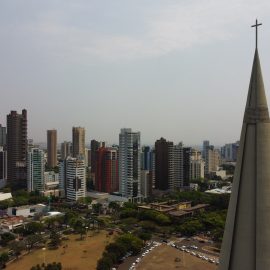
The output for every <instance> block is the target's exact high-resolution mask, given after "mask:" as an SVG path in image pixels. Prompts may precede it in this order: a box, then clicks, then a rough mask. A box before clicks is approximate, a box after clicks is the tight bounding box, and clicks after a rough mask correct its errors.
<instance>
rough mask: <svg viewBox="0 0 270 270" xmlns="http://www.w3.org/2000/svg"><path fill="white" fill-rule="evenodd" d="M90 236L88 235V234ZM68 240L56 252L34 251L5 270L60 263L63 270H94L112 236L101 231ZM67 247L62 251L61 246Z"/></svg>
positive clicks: (71, 237) (70, 236) (73, 236)
mask: <svg viewBox="0 0 270 270" xmlns="http://www.w3.org/2000/svg"><path fill="white" fill-rule="evenodd" d="M88 235H90V233H89V234H88ZM68 237H69V240H67V241H63V243H62V246H61V247H59V248H58V249H57V250H48V249H46V250H45V251H43V250H41V249H40V250H35V251H33V252H32V253H30V254H28V255H25V256H23V257H22V258H20V259H18V260H17V261H15V262H13V263H11V264H9V265H8V266H7V268H6V269H7V270H18V269H19V270H30V269H31V267H32V266H33V265H37V264H42V263H43V261H44V257H45V262H46V263H49V262H54V261H55V262H61V263H62V266H63V270H87V269H88V270H94V269H96V264H97V261H98V259H99V258H100V257H101V255H102V253H103V251H104V248H105V246H106V245H107V244H108V242H110V241H112V240H113V238H114V236H107V233H106V232H104V231H101V232H100V233H98V234H95V235H93V236H88V237H86V238H85V239H84V240H78V239H79V238H80V237H79V236H78V235H69V236H68ZM65 245H67V247H66V248H65V249H64V248H63V246H65Z"/></svg>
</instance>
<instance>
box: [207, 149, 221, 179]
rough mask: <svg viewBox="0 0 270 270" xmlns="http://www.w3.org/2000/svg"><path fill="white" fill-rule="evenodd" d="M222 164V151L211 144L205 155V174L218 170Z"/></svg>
mask: <svg viewBox="0 0 270 270" xmlns="http://www.w3.org/2000/svg"><path fill="white" fill-rule="evenodd" d="M220 164H221V157H220V151H219V150H218V149H215V148H214V146H209V147H208V149H207V150H206V156H205V172H204V173H205V175H208V174H209V173H211V172H215V171H217V170H218V168H219V166H220Z"/></svg>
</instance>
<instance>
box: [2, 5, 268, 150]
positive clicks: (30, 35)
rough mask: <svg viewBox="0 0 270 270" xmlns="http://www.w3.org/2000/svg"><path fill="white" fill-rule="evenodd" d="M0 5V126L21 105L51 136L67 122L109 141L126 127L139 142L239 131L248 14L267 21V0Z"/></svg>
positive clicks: (262, 37)
mask: <svg viewBox="0 0 270 270" xmlns="http://www.w3.org/2000/svg"><path fill="white" fill-rule="evenodd" d="M0 5H1V9H0V15H1V16H0V21H1V27H0V33H1V34H2V37H3V42H2V43H1V44H0V55H1V59H2V65H1V72H0V74H1V75H0V94H1V96H2V97H4V98H1V102H0V105H1V106H0V123H1V124H2V125H3V126H5V121H6V120H5V119H6V115H7V114H8V113H9V111H10V110H17V111H21V110H22V109H23V108H25V109H27V111H28V116H29V117H28V121H29V128H28V129H29V136H28V137H29V138H33V139H34V141H36V142H45V141H46V130H47V129H53V128H55V129H57V131H58V139H59V142H60V141H64V140H71V129H72V127H73V126H82V127H85V129H86V141H87V142H89V141H90V140H91V139H94V138H95V139H98V140H101V141H107V142H110V143H116V142H117V136H118V132H119V130H120V129H121V128H124V127H131V128H132V129H134V130H138V131H140V132H141V134H142V142H143V143H144V144H153V143H154V141H155V140H156V139H158V138H160V137H164V138H166V139H168V140H170V141H174V142H178V141H183V142H185V144H186V145H195V144H196V145H197V144H198V143H201V142H202V140H204V139H209V140H210V141H211V142H212V143H213V144H214V145H223V144H224V143H227V142H234V141H237V140H239V133H240V128H239V127H240V126H241V119H242V117H243V113H242V112H243V109H244V106H245V104H244V100H245V99H246V92H245V89H246V88H247V86H248V80H247V79H246V78H248V77H249V76H250V73H251V70H250V66H251V59H250V57H249V55H250V54H251V53H252V51H253V49H254V46H255V44H254V30H253V29H251V28H250V26H251V25H252V24H253V23H254V21H255V18H256V16H258V19H259V21H262V22H263V24H264V25H265V26H267V25H269V24H270V20H269V18H270V17H269V16H268V15H269V10H270V9H269V7H270V3H268V2H267V1H264V0H261V1H257V2H256V3H253V1H245V2H244V1H240V0H237V1H232V0H230V1H218V3H217V2H216V1H210V0H207V1H203V2H202V1H190V2H189V3H183V2H182V1H173V0H172V1H169V2H167V3H166V4H165V3H164V2H162V1H149V2H148V3H145V2H144V3H143V4H142V3H141V2H136V3H135V2H134V3H126V2H125V1H119V2H117V3H111V2H109V1H90V2H89V1H76V3H72V2H69V1H68V2H66V1H65V2H64V1H59V2H57V3H55V2H54V1H46V3H45V2H44V3H42V2H39V3H34V2H30V1H29V2H24V4H22V3H20V2H19V1H14V2H12V3H11V2H10V1H2V2H1V4H0ZM243 10H245V12H244V13H243ZM19 11H20V12H19ZM264 29H265V30H264V31H260V33H259V48H260V51H261V56H262V63H261V65H262V67H263V69H264V70H265V72H266V74H267V73H268V72H270V61H268V60H267V59H270V57H269V56H270V55H269V52H268V50H267V44H269V41H270V35H269V34H268V31H267V29H268V28H267V27H265V28H264ZM249 41H250V42H249ZM260 41H261V42H260ZM265 85H266V88H267V87H269V85H270V82H269V79H268V78H265ZM268 98H269V97H268ZM40 119H42V121H40Z"/></svg>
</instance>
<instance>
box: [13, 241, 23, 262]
mask: <svg viewBox="0 0 270 270" xmlns="http://www.w3.org/2000/svg"><path fill="white" fill-rule="evenodd" d="M9 248H10V249H11V250H13V252H14V255H15V256H16V259H18V257H19V255H20V254H21V252H22V251H23V250H25V248H26V245H25V242H24V241H12V242H11V243H10V244H9Z"/></svg>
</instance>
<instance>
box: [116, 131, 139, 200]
mask: <svg viewBox="0 0 270 270" xmlns="http://www.w3.org/2000/svg"><path fill="white" fill-rule="evenodd" d="M140 165H141V164H140V132H133V131H132V130H131V129H130V128H123V129H121V133H120V134H119V190H120V193H121V194H122V196H123V197H126V198H128V199H129V200H131V201H134V202H136V201H140V200H141V187H140V184H141V183H140V182H141V181H140V178H141V172H140V171H141V170H140Z"/></svg>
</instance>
